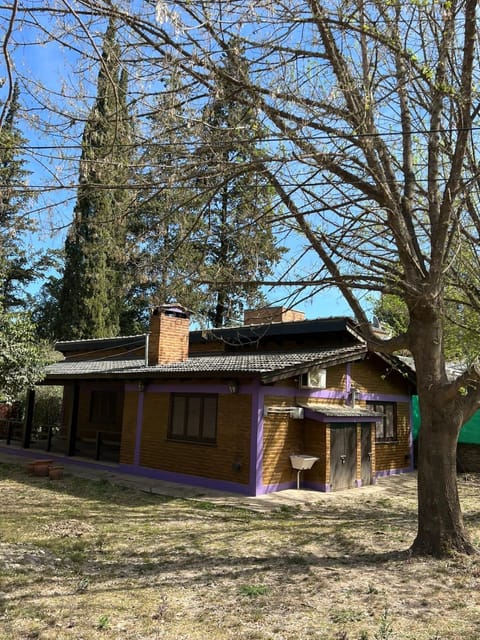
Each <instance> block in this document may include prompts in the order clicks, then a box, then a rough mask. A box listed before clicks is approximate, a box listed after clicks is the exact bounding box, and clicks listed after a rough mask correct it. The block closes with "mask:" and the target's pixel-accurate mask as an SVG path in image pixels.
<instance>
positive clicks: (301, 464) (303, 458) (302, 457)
mask: <svg viewBox="0 0 480 640" xmlns="http://www.w3.org/2000/svg"><path fill="white" fill-rule="evenodd" d="M317 460H319V458H316V457H315V456H309V455H306V454H304V453H297V454H295V455H293V456H290V462H291V464H292V467H293V468H294V469H299V470H303V469H311V468H312V467H313V465H314V464H315V462H317Z"/></svg>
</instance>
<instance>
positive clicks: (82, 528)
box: [0, 465, 480, 640]
mask: <svg viewBox="0 0 480 640" xmlns="http://www.w3.org/2000/svg"><path fill="white" fill-rule="evenodd" d="M460 490H461V495H462V501H463V506H464V511H465V514H466V519H467V522H468V526H469V529H470V531H471V532H472V534H473V538H474V540H475V541H476V542H477V543H480V519H479V508H480V506H479V505H480V503H479V500H478V496H479V493H480V478H478V477H471V478H469V479H468V480H467V481H465V480H464V479H461V481H460ZM0 498H1V504H2V517H1V520H0V586H1V592H0V639H1V640H17V639H18V640H21V639H25V640H27V639H35V638H38V639H41V640H51V639H63V638H65V639H67V640H68V639H70V638H71V639H85V640H90V639H91V638H100V639H105V640H110V639H122V638H125V639H129V640H131V639H134V640H147V639H148V640H154V639H161V638H165V639H169V640H182V639H188V640H190V639H191V640H196V639H201V640H204V639H205V640H207V639H209V640H229V639H235V640H255V639H258V640H270V639H272V640H273V639H275V640H297V639H302V640H303V639H306V640H308V639H318V640H367V639H369V640H394V639H396V640H406V639H411V640H447V639H448V640H478V638H480V564H479V562H478V560H477V559H476V558H458V557H452V558H451V559H449V560H442V561H433V560H429V561H425V560H418V559H410V558H409V557H408V555H407V554H406V553H405V550H406V549H407V548H408V546H409V545H410V543H411V542H412V539H413V537H414V534H415V498H414V479H413V478H406V477H403V478H392V479H390V480H384V481H382V486H381V490H379V491H372V492H369V491H367V490H366V491H363V490H360V491H356V492H351V493H350V494H348V495H345V494H342V495H339V496H338V497H337V496H328V497H325V499H321V500H318V501H315V502H313V501H312V502H310V503H308V504H303V505H302V506H301V507H300V508H292V507H291V506H288V505H287V506H285V505H283V506H279V507H278V508H276V509H275V510H273V511H272V510H269V511H268V510H267V511H265V512H258V511H253V510H249V509H240V508H236V507H232V506H225V505H221V504H217V503H216V504H213V503H211V502H200V501H198V500H185V499H172V498H167V497H159V496H153V495H148V494H144V493H141V492H138V491H134V490H131V489H125V488H121V487H118V486H117V487H114V486H112V485H111V484H109V483H107V482H104V481H103V482H94V481H87V480H84V479H79V478H75V477H72V476H67V477H66V478H65V479H64V480H63V481H58V482H55V483H53V482H51V481H49V480H48V479H43V478H34V477H30V476H27V475H26V474H25V472H24V470H23V469H21V468H20V467H16V466H13V465H1V466H0Z"/></svg>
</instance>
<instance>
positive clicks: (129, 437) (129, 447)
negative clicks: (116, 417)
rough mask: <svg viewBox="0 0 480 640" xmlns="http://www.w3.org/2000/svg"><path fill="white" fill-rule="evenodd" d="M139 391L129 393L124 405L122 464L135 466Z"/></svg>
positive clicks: (126, 395) (126, 394)
mask: <svg viewBox="0 0 480 640" xmlns="http://www.w3.org/2000/svg"><path fill="white" fill-rule="evenodd" d="M139 395H140V394H139V392H138V391H127V392H126V393H125V400H124V403H123V423H122V443H121V448H120V463H121V464H133V462H134V454H135V437H136V426H137V411H138V398H139Z"/></svg>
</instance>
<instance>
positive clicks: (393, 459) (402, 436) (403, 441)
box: [373, 402, 411, 471]
mask: <svg viewBox="0 0 480 640" xmlns="http://www.w3.org/2000/svg"><path fill="white" fill-rule="evenodd" d="M410 462H411V460H410V406H409V404H408V403H406V402H402V403H399V404H398V405H397V441H396V442H377V443H376V444H375V461H374V463H373V464H374V467H373V468H374V470H375V471H388V470H391V469H405V468H406V467H409V466H410Z"/></svg>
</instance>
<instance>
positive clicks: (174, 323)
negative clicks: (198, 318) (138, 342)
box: [148, 304, 190, 367]
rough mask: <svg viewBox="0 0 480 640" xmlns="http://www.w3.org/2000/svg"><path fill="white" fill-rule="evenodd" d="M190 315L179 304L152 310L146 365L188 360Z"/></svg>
mask: <svg viewBox="0 0 480 640" xmlns="http://www.w3.org/2000/svg"><path fill="white" fill-rule="evenodd" d="M189 331H190V313H189V312H188V311H187V310H186V309H185V308H184V307H182V306H181V305H179V304H164V305H162V306H161V307H156V308H155V309H154V310H153V313H152V317H151V319H150V335H149V338H148V365H149V366H151V367H153V366H155V365H157V364H171V363H173V362H182V361H184V360H187V358H188V334H189Z"/></svg>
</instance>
